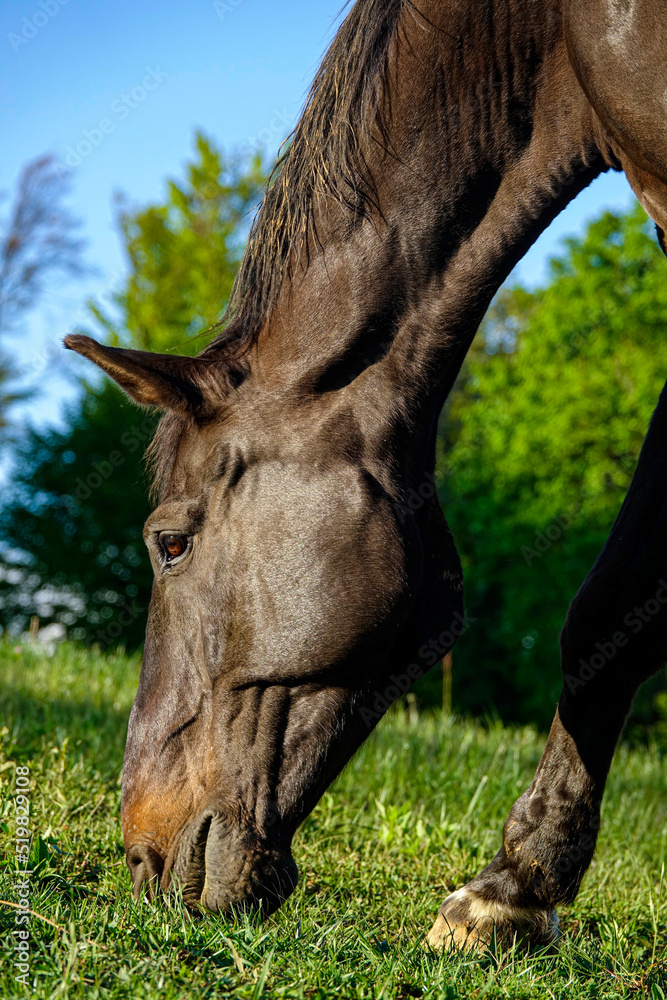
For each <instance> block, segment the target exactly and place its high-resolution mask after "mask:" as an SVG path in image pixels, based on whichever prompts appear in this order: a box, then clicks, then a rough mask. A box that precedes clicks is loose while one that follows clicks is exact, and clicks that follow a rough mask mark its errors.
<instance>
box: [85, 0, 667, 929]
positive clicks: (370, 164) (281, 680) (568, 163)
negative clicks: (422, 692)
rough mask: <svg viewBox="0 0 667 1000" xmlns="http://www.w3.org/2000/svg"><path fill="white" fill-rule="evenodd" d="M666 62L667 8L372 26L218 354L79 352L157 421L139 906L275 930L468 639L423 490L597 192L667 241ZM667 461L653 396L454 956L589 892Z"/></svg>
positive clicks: (356, 38)
mask: <svg viewBox="0 0 667 1000" xmlns="http://www.w3.org/2000/svg"><path fill="white" fill-rule="evenodd" d="M665 53H667V9H666V8H665V5H664V3H660V2H658V0H580V2H575V0H415V2H411V0H359V2H358V3H357V4H356V6H355V7H354V8H353V9H352V11H351V13H350V14H349V16H348V18H347V20H346V21H345V23H344V25H343V26H342V28H341V29H340V32H339V34H338V36H337V38H336V39H335V41H334V43H333V45H332V47H331V49H330V51H329V53H328V55H327V56H326V58H325V60H324V62H323V65H322V67H321V69H320V71H319V73H318V74H317V78H316V80H315V83H314V85H313V89H312V92H311V95H310V98H309V100H308V103H307V106H306V109H305V111H304V114H303V117H302V118H301V121H300V123H299V125H298V127H297V129H296V132H295V134H294V137H293V141H292V143H291V146H290V147H289V150H288V152H287V154H286V156H285V157H284V160H283V161H282V163H281V164H280V166H279V168H278V170H277V173H276V176H275V179H274V184H273V186H272V187H271V188H270V190H269V192H268V194H267V196H266V199H265V201H264V204H263V207H262V209H261V211H260V213H259V215H258V218H257V220H256V223H255V225H254V228H253V230H252V234H251V238H250V242H249V246H248V249H247V253H246V255H245V259H244V261H243V265H242V267H241V271H240V275H239V278H238V282H237V286H236V292H235V296H234V300H233V302H232V306H231V312H230V321H229V322H228V324H227V325H226V327H225V328H224V330H223V331H222V332H221V333H220V335H219V336H218V337H217V339H216V340H215V341H214V342H213V343H212V344H211V345H210V347H208V348H207V349H206V350H205V351H204V353H203V354H202V355H200V356H199V357H198V358H195V359H189V358H181V357H174V356H162V355H151V354H146V353H142V352H140V351H130V350H115V349H111V348H108V347H104V346H100V345H98V344H96V343H95V342H94V341H92V340H90V339H88V338H86V337H79V336H73V337H68V338H67V342H66V343H67V346H68V347H70V348H72V349H73V350H76V351H79V352H80V353H81V354H84V355H85V356H86V357H88V358H90V359H91V360H92V361H94V362H95V363H96V364H98V365H100V366H101V367H102V368H103V369H104V370H105V371H106V372H107V373H108V374H109V375H110V376H111V377H112V378H114V379H115V380H116V381H117V382H118V383H119V385H120V386H122V388H123V389H125V391H126V392H127V393H129V395H130V396H131V397H132V398H133V399H135V400H136V401H137V402H138V403H142V404H146V405H150V406H157V407H161V408H163V409H164V410H166V411H167V412H166V415H165V416H164V418H163V421H162V424H161V426H160V429H159V432H158V435H157V438H156V441H155V442H154V445H153V449H152V454H153V458H154V461H155V467H156V469H155V471H156V491H157V496H158V499H159V505H158V506H157V508H156V510H155V511H154V513H153V514H152V515H151V517H150V518H149V520H148V523H147V525H146V531H145V537H146V543H147V545H148V549H149V552H150V556H151V559H152V561H153V566H154V569H155V585H154V589H153V597H152V601H151V606H150V612H149V618H148V630H147V636H146V647H145V655H144V661H143V668H142V673H141V680H140V684H139V691H138V693H137V698H136V701H135V704H134V708H133V711H132V715H131V718H130V725H129V733H128V740H127V750H126V755H125V768H124V775H123V815H122V821H123V835H124V838H125V844H126V848H127V860H128V864H129V866H130V869H131V872H132V878H133V881H134V885H135V890H136V892H137V893H140V891H141V887H142V885H143V883H145V882H146V881H149V882H152V883H155V882H156V881H158V880H159V881H160V882H161V883H162V885H163V886H164V885H167V884H168V883H169V880H170V878H174V877H176V878H178V880H179V881H180V883H181V885H182V887H183V893H184V898H185V899H186V900H187V901H188V902H191V903H192V904H201V905H202V906H203V907H205V908H207V909H209V910H212V911H217V912H220V911H225V910H227V909H228V908H229V907H230V906H232V905H245V904H253V903H254V904H258V905H259V906H261V908H262V909H263V910H264V912H270V911H271V910H273V909H275V908H276V907H278V906H279V905H280V904H281V903H282V901H283V900H284V899H285V898H286V897H287V896H288V895H289V894H290V892H291V891H292V889H293V888H294V885H295V882H296V878H297V869H296V865H295V863H294V861H293V859H292V855H291V841H292V837H293V835H294V832H295V830H296V828H297V826H298V825H299V823H300V822H301V821H302V820H303V818H304V817H305V816H306V815H307V814H308V813H309V812H310V810H311V809H312V808H313V807H314V805H315V803H316V802H317V801H318V798H319V797H320V795H321V794H322V792H323V790H324V789H325V788H326V787H327V785H328V784H329V783H330V782H331V781H332V779H333V778H334V777H335V775H336V774H337V773H338V772H339V771H340V769H341V768H342V767H343V765H344V764H345V762H346V761H347V760H348V759H349V758H350V756H351V755H352V754H353V753H354V751H355V750H356V749H357V747H358V746H359V745H360V744H361V743H362V741H363V740H364V739H365V738H366V736H367V735H368V733H369V730H370V729H371V728H372V726H373V725H374V724H375V722H376V721H377V720H378V718H379V717H380V715H381V714H382V711H383V710H384V709H385V708H386V706H387V704H388V703H389V702H390V701H391V700H392V699H393V698H396V697H398V695H399V694H400V692H401V690H402V689H405V688H407V686H408V685H409V683H410V682H411V680H413V679H414V678H415V677H417V676H418V675H419V674H420V673H421V672H423V671H424V670H425V669H426V667H427V664H429V663H431V662H432V660H433V656H432V650H433V649H434V648H436V647H437V649H438V652H439V654H444V653H445V652H446V651H447V650H448V648H449V647H450V646H451V645H452V643H453V642H454V637H455V636H456V635H457V634H459V633H460V632H461V631H462V630H463V629H464V627H465V619H464V615H463V597H462V581H461V567H460V564H459V560H458V557H457V554H456V549H455V547H454V543H453V541H452V538H451V535H450V532H449V530H448V528H447V524H446V522H445V519H444V517H443V514H442V511H441V510H440V507H439V505H438V503H437V501H436V499H435V498H434V497H433V495H432V493H433V491H432V490H428V489H423V486H424V484H428V483H429V482H430V480H431V477H432V475H433V469H434V444H435V436H436V424H437V420H438V414H439V412H440V409H441V407H442V404H443V401H444V399H445V397H446V396H447V393H448V392H449V390H450V388H451V386H452V383H453V382H454V379H455V377H456V374H457V372H458V370H459V367H460V365H461V362H462V360H463V358H464V356H465V354H466V351H467V349H468V347H469V345H470V342H471V340H472V337H473V335H474V333H475V330H476V328H477V325H478V323H479V321H480V319H481V317H482V315H483V314H484V311H485V310H486V308H487V306H488V304H489V302H490V300H491V297H492V296H493V294H494V292H495V291H496V289H497V288H498V287H499V285H500V284H501V282H502V281H503V280H504V279H505V277H506V276H507V274H508V272H509V271H510V269H511V268H512V267H513V266H514V264H515V263H516V262H517V261H518V260H519V259H520V257H521V256H522V255H523V254H524V253H525V251H526V250H527V248H528V247H529V246H530V245H531V243H532V242H533V241H534V240H535V238H536V237H537V236H538V234H539V233H540V232H542V230H543V229H544V228H545V226H547V225H548V223H549V222H550V221H551V220H552V219H553V218H554V216H555V215H556V214H557V213H558V212H559V211H560V210H561V209H562V208H563V207H564V206H565V205H566V204H567V203H568V202H569V201H570V199H571V198H573V197H574V195H576V194H577V193H578V192H579V191H580V190H582V188H584V187H585V186H586V185H587V184H588V183H589V182H590V181H591V180H592V179H593V178H594V177H595V176H596V175H597V174H599V173H600V172H601V171H604V170H607V169H608V168H610V167H611V168H614V169H621V168H622V169H624V170H625V171H626V173H627V175H628V177H629V179H630V182H631V184H632V186H633V188H634V190H635V191H636V192H637V195H638V197H639V198H640V200H641V201H642V203H643V205H644V206H645V207H646V209H647V211H648V212H649V213H650V214H651V215H652V217H653V218H654V219H655V221H656V223H657V224H658V227H659V234H660V236H661V239H662V229H664V228H665V227H666V226H667V105H666V103H665V86H666V84H665V79H666V77H667V74H666V73H665V68H666V65H665V64H666V59H665ZM666 454H667V398H666V397H665V395H663V397H662V399H661V401H660V403H659V405H658V409H657V411H656V415H655V417H654V420H653V424H652V426H651V429H650V431H649V434H648V437H647V439H646V443H645V445H644V450H643V452H642V456H641V459H640V462H639V465H638V468H637V472H636V474H635V477H634V480H633V483H632V486H631V488H630V491H629V494H628V497H627V499H626V502H625V504H624V506H623V509H622V511H621V513H620V515H619V519H618V521H617V522H616V524H615V526H614V528H613V530H612V534H611V536H610V539H609V541H608V543H607V545H606V546H605V548H604V550H603V552H602V553H601V555H600V557H599V559H598V561H597V563H596V565H595V566H594V568H593V570H592V571H591V573H590V575H589V577H588V578H587V580H586V582H585V583H584V585H583V587H582V589H581V590H580V592H579V594H578V595H577V597H576V598H575V600H574V603H573V604H572V607H571V609H570V612H569V615H568V618H567V621H566V624H565V628H564V631H563V636H562V659H563V670H564V675H565V683H564V686H563V694H562V697H561V700H560V703H559V706H558V710H557V712H556V717H555V719H554V723H553V727H552V730H551V733H550V736H549V739H548V742H547V746H546V749H545V751H544V756H543V758H542V761H541V762H540V765H539V768H538V770H537V774H536V776H535V779H534V781H533V784H532V785H531V787H530V788H529V789H528V791H527V792H525V793H524V794H523V795H522V796H521V798H520V799H519V800H518V801H517V802H516V803H515V805H514V806H513V807H512V810H511V812H510V815H509V818H508V820H507V822H506V824H505V828H504V831H503V842H502V846H501V847H500V850H499V852H498V854H497V856H496V857H495V859H494V860H493V861H492V862H491V864H490V865H489V866H488V868H486V869H485V871H483V872H482V873H481V874H480V875H478V876H477V877H476V878H475V879H474V880H473V881H472V882H471V883H470V884H469V885H467V886H466V887H464V888H462V889H459V890H458V892H456V893H454V895H453V896H450V897H449V899H447V900H445V902H444V903H443V906H442V909H441V911H440V915H439V916H438V919H437V921H436V923H435V925H434V927H433V929H432V931H431V933H430V935H429V940H430V942H431V943H432V944H433V945H439V944H441V943H443V941H444V942H445V943H448V944H452V943H454V944H457V945H464V946H472V945H483V944H484V943H485V942H486V941H487V940H488V938H489V935H490V933H491V929H492V928H493V926H494V925H495V927H496V928H497V931H498V933H499V934H500V935H503V936H506V937H510V938H511V937H512V936H513V935H514V934H515V933H517V932H518V933H519V935H521V936H524V937H525V938H527V939H528V940H530V941H534V942H549V941H551V940H553V938H554V937H555V935H556V933H557V918H556V912H555V908H556V906H557V905H558V904H561V903H568V902H570V901H571V900H573V899H574V897H575V895H576V893H577V890H578V888H579V884H580V882H581V879H582V876H583V874H584V872H585V871H586V869H587V867H588V865H589V862H590V860H591V857H592V855H593V851H594V847H595V841H596V837H597V831H598V825H599V815H600V802H601V798H602V794H603V789H604V785H605V780H606V776H607V772H608V769H609V766H610V763H611V759H612V756H613V753H614V748H615V745H616V742H617V740H618V737H619V734H620V732H621V729H622V726H623V723H624V719H625V717H626V714H627V712H628V709H629V707H630V704H631V701H632V698H633V695H634V692H635V691H636V689H637V687H638V686H639V684H640V683H641V682H642V681H643V680H644V679H646V678H647V677H648V676H649V675H650V674H651V673H653V672H655V671H656V670H657V669H658V668H659V667H660V666H661V665H662V663H663V661H664V660H665V658H666V655H667V628H666V626H667V622H666V620H665V618H666V613H665V609H664V607H663V605H662V604H659V602H658V601H656V600H655V595H656V593H657V592H658V590H659V589H660V584H659V581H660V580H661V579H662V578H663V577H664V576H665V574H666V573H667V460H666V458H665V456H666ZM420 488H422V495H423V496H424V497H425V500H424V502H423V503H422V504H421V505H415V504H413V505H412V507H414V508H416V509H414V510H413V509H411V507H410V505H409V504H407V502H406V500H407V498H408V497H411V496H414V495H415V493H417V494H419V491H420ZM652 599H653V600H654V603H656V604H658V605H659V609H660V610H659V611H658V613H656V614H654V615H652V616H649V618H648V620H647V622H646V624H645V625H644V627H643V628H642V629H641V630H640V631H639V632H638V633H636V634H633V636H632V637H631V639H629V640H628V641H624V642H623V643H622V642H621V640H620V637H619V635H618V633H620V632H622V631H623V624H622V623H623V618H624V617H625V616H626V615H627V613H628V611H629V610H631V609H632V608H633V606H635V605H644V604H645V602H647V601H648V600H652ZM625 638H626V639H627V637H625ZM610 643H611V644H612V645H613V648H614V655H613V656H612V655H600V656H598V657H597V659H594V658H593V655H592V654H593V653H594V652H595V650H596V649H597V648H598V647H597V646H596V644H599V645H600V647H601V648H602V649H604V648H606V647H605V644H607V645H608V644H610ZM582 661H584V663H585V664H586V665H588V666H587V670H585V671H584V670H583V668H582V667H581V666H580V663H581V662H582ZM590 664H593V666H591V665H590ZM378 693H379V695H380V696H378Z"/></svg>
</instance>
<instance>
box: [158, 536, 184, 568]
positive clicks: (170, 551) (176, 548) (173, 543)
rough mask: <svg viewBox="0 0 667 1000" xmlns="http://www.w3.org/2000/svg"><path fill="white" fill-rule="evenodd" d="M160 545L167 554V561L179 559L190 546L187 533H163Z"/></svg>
mask: <svg viewBox="0 0 667 1000" xmlns="http://www.w3.org/2000/svg"><path fill="white" fill-rule="evenodd" d="M160 545H161V546H162V551H163V552H164V554H165V557H166V560H167V562H171V561H172V559H178V557H179V556H182V555H183V553H184V552H185V550H186V549H187V547H188V536H187V535H163V536H162V537H161V538H160Z"/></svg>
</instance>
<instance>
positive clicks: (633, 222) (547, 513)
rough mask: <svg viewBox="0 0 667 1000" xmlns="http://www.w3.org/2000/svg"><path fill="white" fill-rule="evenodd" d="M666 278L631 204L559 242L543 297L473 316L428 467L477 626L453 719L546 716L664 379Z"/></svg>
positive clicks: (459, 668) (457, 674)
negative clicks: (565, 629) (571, 626)
mask: <svg viewBox="0 0 667 1000" xmlns="http://www.w3.org/2000/svg"><path fill="white" fill-rule="evenodd" d="M666 279H667V262H666V261H665V259H664V257H663V255H662V253H661V251H660V249H659V247H658V245H657V242H656V240H655V238H654V236H653V234H652V232H651V227H650V225H649V224H648V223H647V219H646V216H645V214H644V213H643V211H642V210H641V209H640V208H639V207H637V208H636V209H634V210H633V211H632V212H630V213H629V214H627V215H624V216H616V215H612V214H605V215H604V216H603V217H602V218H601V219H599V220H598V221H597V222H595V223H594V224H592V225H591V226H590V227H589V229H588V231H587V232H586V234H585V235H584V237H583V238H582V239H577V240H575V239H572V240H568V241H567V248H566V252H565V253H564V254H563V255H562V256H561V257H559V258H558V259H556V260H554V261H552V264H551V273H550V280H549V284H548V285H547V287H545V288H542V289H537V290H534V291H527V290H525V289H523V288H520V287H516V288H510V289H506V290H504V291H503V292H501V294H500V295H499V297H498V298H497V300H496V302H495V304H494V306H493V307H492V310H491V312H490V313H489V315H488V316H487V319H486V321H485V324H484V326H483V329H482V332H481V337H482V344H483V348H484V349H482V350H477V351H476V353H475V354H474V356H473V357H472V360H471V361H470V362H469V363H468V365H467V368H466V372H465V376H464V378H463V379H462V380H461V382H460V384H459V388H458V390H457V392H456V393H455V395H454V397H453V398H452V400H451V405H450V408H449V412H448V418H447V422H446V426H445V428H444V432H443V435H442V436H441V440H440V453H439V464H438V475H439V484H440V495H441V498H442V502H443V506H444V509H445V511H446V514H447V517H448V519H449V522H450V524H451V526H452V530H453V532H454V536H455V538H456V540H457V543H458V546H459V549H460V551H461V554H462V559H463V564H464V574H465V590H466V604H467V608H468V610H469V612H470V613H471V614H472V616H473V617H475V618H477V619H478V621H477V624H476V625H475V627H474V628H471V629H470V631H469V632H468V633H467V634H466V636H465V637H464V639H463V640H462V641H461V643H460V646H459V647H458V648H457V650H455V654H454V663H455V667H454V698H455V704H457V705H458V706H459V707H460V708H463V709H466V710H468V711H475V712H480V711H483V710H489V709H496V710H497V711H499V712H500V714H501V715H503V716H505V717H509V718H519V719H531V720H535V721H537V722H539V723H540V724H542V725H546V724H547V723H548V722H549V720H550V718H551V715H552V713H553V709H554V705H555V702H556V700H557V699H558V696H559V693H560V685H561V679H560V667H559V650H558V636H559V633H560V629H561V626H562V623H563V621H564V618H565V615H566V613H567V608H568V605H569V602H570V601H571V599H572V598H573V596H574V594H575V592H576V591H577V589H578V588H579V586H580V584H581V583H582V582H583V580H584V577H585V576H586V574H587V572H588V570H589V569H590V567H591V566H592V564H593V562H594V560H595V558H596V556H597V554H598V552H599V550H600V548H601V547H602V545H603V544H604V541H605V539H606V537H607V534H608V532H609V530H610V528H611V526H612V524H613V522H614V519H615V517H616V514H617V512H618V510H619V508H620V505H621V503H622V500H623V497H624V495H625V492H626V490H627V487H628V485H629V482H630V479H631V476H632V472H633V470H634V467H635V464H636V460H637V457H638V454H639V450H640V447H641V444H642V441H643V438H644V434H645V432H646V429H647V427H648V424H649V421H650V418H651V414H652V412H653V409H654V407H655V405H656V403H657V400H658V396H659V394H660V390H661V389H662V386H663V383H664V381H665V379H666V378H667V338H666V336H665V332H666V331H667V280H666ZM432 683H433V682H431V684H432Z"/></svg>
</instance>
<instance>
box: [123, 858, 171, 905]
mask: <svg viewBox="0 0 667 1000" xmlns="http://www.w3.org/2000/svg"><path fill="white" fill-rule="evenodd" d="M127 865H128V868H129V869H130V875H131V876H132V891H133V894H134V898H135V899H141V890H142V886H143V885H144V883H148V898H149V899H153V898H154V897H155V892H156V890H157V888H158V885H159V883H160V876H161V875H162V869H163V868H164V861H163V860H162V858H161V857H160V855H159V854H158V853H157V851H154V850H153V848H152V847H145V846H144V845H142V844H136V845H135V846H134V847H131V848H130V849H129V851H128V852H127Z"/></svg>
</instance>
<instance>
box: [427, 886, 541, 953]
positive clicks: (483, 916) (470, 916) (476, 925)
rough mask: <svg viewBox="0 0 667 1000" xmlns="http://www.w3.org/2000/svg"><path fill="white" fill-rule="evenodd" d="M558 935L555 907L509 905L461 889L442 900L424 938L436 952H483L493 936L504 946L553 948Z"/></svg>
mask: <svg viewBox="0 0 667 1000" xmlns="http://www.w3.org/2000/svg"><path fill="white" fill-rule="evenodd" d="M558 938H559V924H558V914H557V913H556V911H555V910H535V909H528V908H525V909H524V908H522V907H517V906H508V905H506V904H505V903H496V902H494V901H493V900H488V899H482V897H481V896H479V895H478V894H477V893H476V892H475V891H474V890H472V889H468V888H463V889H458V890H457V891H456V892H454V893H452V895H451V896H448V898H447V899H446V900H445V901H444V903H443V904H442V906H441V907H440V912H439V913H438V917H437V920H436V921H435V923H434V924H433V927H432V928H431V930H430V932H429V935H428V937H427V939H426V940H427V943H428V945H429V946H430V947H431V948H433V949H435V950H436V951H457V950H458V951H484V950H486V949H488V948H490V947H491V944H492V942H493V941H494V939H495V941H496V942H497V943H499V944H502V946H503V947H511V946H512V945H513V944H515V943H516V944H519V945H521V946H523V947H524V948H528V949H530V950H533V949H539V948H548V949H550V950H555V948H556V946H557V944H558Z"/></svg>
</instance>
